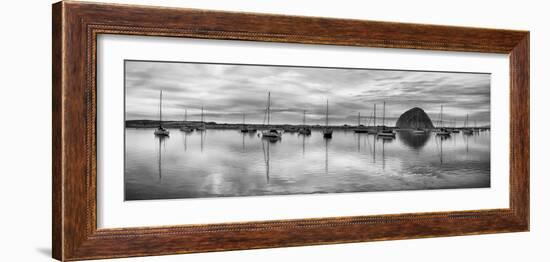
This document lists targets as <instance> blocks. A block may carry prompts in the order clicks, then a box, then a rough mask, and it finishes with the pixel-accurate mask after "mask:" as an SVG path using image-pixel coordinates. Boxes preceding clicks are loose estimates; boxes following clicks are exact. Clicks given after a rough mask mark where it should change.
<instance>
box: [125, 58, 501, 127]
mask: <svg viewBox="0 0 550 262" xmlns="http://www.w3.org/2000/svg"><path fill="white" fill-rule="evenodd" d="M125 70H126V72H125V77H126V79H125V82H126V83H125V85H126V119H127V120H136V119H158V114H159V110H158V108H159V93H160V90H163V119H164V120H183V117H184V110H185V109H187V114H188V120H199V119H200V109H201V107H202V106H204V110H205V118H206V119H205V121H215V122H218V123H242V116H243V113H245V114H246V122H247V123H262V122H263V119H264V112H265V108H266V104H267V93H268V91H271V104H272V105H271V108H272V122H271V123H274V124H284V123H291V124H297V123H301V122H302V114H303V110H306V111H307V121H308V123H309V124H317V123H324V114H325V106H326V100H327V99H328V102H329V115H330V121H331V124H344V123H348V124H356V123H357V113H358V112H361V116H365V117H370V116H372V111H373V105H374V104H377V108H376V109H377V111H376V112H377V119H378V120H377V123H378V124H380V122H379V121H381V117H382V103H383V102H384V101H385V102H386V119H387V122H386V125H394V124H395V121H396V120H397V118H398V117H399V116H400V115H401V114H402V113H403V112H405V111H406V110H408V109H410V108H412V107H420V108H422V109H424V111H426V113H428V115H429V116H430V118H432V121H434V124H435V122H437V121H438V119H439V111H440V106H441V105H443V114H444V115H443V118H444V120H445V121H446V122H447V123H450V122H452V121H454V120H455V119H456V122H457V126H462V125H463V123H464V118H465V117H466V114H469V115H470V120H471V121H472V122H471V123H470V124H472V125H473V121H474V120H477V124H478V125H485V124H488V123H489V121H490V75H489V74H472V73H444V72H416V71H395V70H366V69H337V68H303V67H282V66H255V65H220V64H197V63H167V62H144V61H126V67H125ZM362 123H363V124H366V123H367V118H363V120H362Z"/></svg>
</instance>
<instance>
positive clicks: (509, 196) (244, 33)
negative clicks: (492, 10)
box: [52, 1, 529, 261]
mask: <svg viewBox="0 0 550 262" xmlns="http://www.w3.org/2000/svg"><path fill="white" fill-rule="evenodd" d="M52 26H53V50H52V51H53V83H52V86H53V93H52V100H53V120H52V121H53V123H52V124H53V138H52V143H53V234H52V237H53V257H54V258H56V259H58V260H63V261H65V260H81V259H99V258H116V257H128V256H148V255H162V254H180V253H191V252H207V251H224V250H237V249H254V248H269V247H283V246H301V245H318V244H330V243H348V242H361V241H376V240H389V239H409V238H422V237H439V236H455V235H470V234H486V233H501V232H520V231H528V230H529V32H527V31H511V30H501V29H484V28H465V27H452V26H437V25H420V24H404V23H390V22H375V21H359V20H343V19H328V18H316V17H295V16H282V15H266V14H251V13H233V12H220V11H206V10H194V9H179V8H160V7H149V6H129V5H112V4H98V3H82V2H71V1H68V2H66V1H64V2H59V3H56V4H54V5H53V23H52Z"/></svg>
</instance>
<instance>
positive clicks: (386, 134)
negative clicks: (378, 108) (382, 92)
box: [376, 101, 395, 139]
mask: <svg viewBox="0 0 550 262" xmlns="http://www.w3.org/2000/svg"><path fill="white" fill-rule="evenodd" d="M382 111H383V113H382V130H380V131H378V133H377V134H376V135H377V136H378V137H381V138H386V139H392V138H395V133H394V132H393V130H392V129H390V128H387V127H386V102H385V101H384V107H383V110H382Z"/></svg>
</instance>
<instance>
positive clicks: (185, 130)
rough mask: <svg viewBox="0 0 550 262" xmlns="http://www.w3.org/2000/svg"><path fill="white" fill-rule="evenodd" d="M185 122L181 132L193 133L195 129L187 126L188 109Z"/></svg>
mask: <svg viewBox="0 0 550 262" xmlns="http://www.w3.org/2000/svg"><path fill="white" fill-rule="evenodd" d="M183 121H184V122H185V123H184V124H183V125H182V126H181V127H180V130H181V131H183V132H193V128H191V127H188V126H187V109H185V118H184V120H183Z"/></svg>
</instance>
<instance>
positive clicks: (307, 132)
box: [298, 110, 311, 136]
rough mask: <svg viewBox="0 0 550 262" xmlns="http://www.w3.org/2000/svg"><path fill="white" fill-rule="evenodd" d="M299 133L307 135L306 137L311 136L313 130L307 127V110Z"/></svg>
mask: <svg viewBox="0 0 550 262" xmlns="http://www.w3.org/2000/svg"><path fill="white" fill-rule="evenodd" d="M298 133H299V134H300V135H306V136H309V135H311V129H310V128H309V127H307V126H306V110H304V117H303V119H302V128H300V129H299V130H298Z"/></svg>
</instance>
